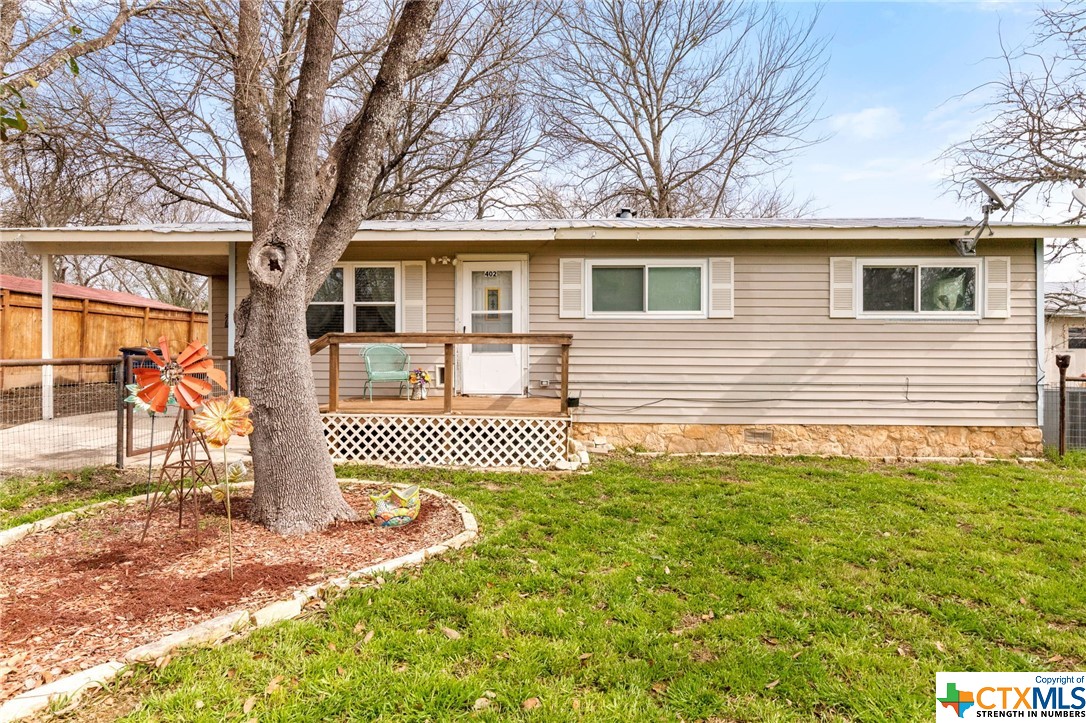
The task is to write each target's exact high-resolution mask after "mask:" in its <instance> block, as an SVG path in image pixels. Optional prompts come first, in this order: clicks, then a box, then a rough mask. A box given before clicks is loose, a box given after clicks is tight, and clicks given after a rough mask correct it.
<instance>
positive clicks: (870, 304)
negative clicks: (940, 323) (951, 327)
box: [859, 261, 980, 318]
mask: <svg viewBox="0 0 1086 723" xmlns="http://www.w3.org/2000/svg"><path fill="white" fill-rule="evenodd" d="M979 271H980V266H979V264H978V263H975V262H969V261H954V262H948V263H946V264H945V265H944V264H937V263H917V264H907V263H906V264H902V263H897V262H893V263H887V262H882V261H864V262H863V263H861V264H860V273H859V276H860V278H859V282H860V285H861V289H862V295H861V301H862V306H861V313H862V314H864V315H870V316H909V315H917V316H930V317H942V316H945V317H966V318H977V317H979V311H980V307H979V305H978V303H977V301H978V298H977V289H978V281H979Z"/></svg>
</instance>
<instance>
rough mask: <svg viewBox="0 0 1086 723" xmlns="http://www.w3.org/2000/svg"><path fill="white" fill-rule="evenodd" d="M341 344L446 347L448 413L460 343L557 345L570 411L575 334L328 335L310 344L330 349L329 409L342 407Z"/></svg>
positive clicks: (312, 348)
mask: <svg viewBox="0 0 1086 723" xmlns="http://www.w3.org/2000/svg"><path fill="white" fill-rule="evenodd" d="M341 344H426V345H434V346H444V347H445V407H444V413H445V414H452V411H453V380H454V379H455V378H456V375H455V373H454V368H455V364H456V361H455V359H456V354H455V353H454V352H455V348H456V346H457V345H458V344H521V345H526V346H557V347H558V348H559V354H560V359H561V397H560V399H561V410H562V411H561V413H562V414H565V413H567V412H568V411H569V348H570V346H572V344H573V335H572V334H467V333H465V334H453V333H450V334H440V333H435V334H419V333H399V334H390V333H353V334H346V333H335V334H325V335H324V336H322V337H320V338H319V339H316V340H314V341H313V342H311V343H310V345H309V353H310V354H316V353H317V352H319V351H321V350H323V349H328V411H329V412H335V411H337V410H338V409H339V347H340V345H341Z"/></svg>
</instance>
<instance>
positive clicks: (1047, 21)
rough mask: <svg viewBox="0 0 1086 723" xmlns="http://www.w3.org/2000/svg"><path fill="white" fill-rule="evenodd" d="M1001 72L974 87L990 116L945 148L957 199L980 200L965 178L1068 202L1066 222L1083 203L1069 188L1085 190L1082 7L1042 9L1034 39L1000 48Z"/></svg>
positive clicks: (1085, 211) (1084, 213)
mask: <svg viewBox="0 0 1086 723" xmlns="http://www.w3.org/2000/svg"><path fill="white" fill-rule="evenodd" d="M1002 61H1003V65H1004V69H1003V75H1002V77H1001V78H999V79H998V80H995V81H992V82H991V83H988V84H986V85H984V86H981V87H980V88H978V89H977V92H990V93H992V99H991V101H989V102H988V103H987V104H986V106H985V108H986V109H987V110H988V111H989V112H990V113H991V117H990V118H989V120H987V121H985V122H984V123H983V124H981V125H980V127H979V128H977V130H976V131H975V132H974V133H973V135H972V137H970V138H969V139H968V140H966V141H964V142H962V143H959V144H957V145H955V146H953V147H952V148H950V149H948V150H947V152H946V153H945V154H944V156H943V157H944V158H945V159H947V160H949V161H950V162H952V164H953V171H952V175H951V178H950V184H951V187H952V188H953V189H954V191H955V192H956V193H957V195H958V197H959V198H961V199H966V198H980V197H982V196H981V194H980V193H979V191H978V189H977V187H976V186H975V185H974V184H973V183H971V179H972V178H974V177H975V178H979V179H981V180H982V181H985V182H986V183H988V184H989V185H991V186H994V187H996V188H1000V189H1005V192H1006V193H1007V194H1008V195H1013V197H1014V198H1015V199H1016V202H1017V205H1018V206H1019V207H1022V206H1024V205H1026V204H1028V203H1037V204H1040V205H1041V206H1049V205H1051V204H1053V203H1061V202H1066V203H1068V206H1067V208H1068V217H1067V222H1069V223H1076V224H1077V223H1082V221H1083V220H1084V219H1086V208H1084V207H1082V206H1081V205H1079V204H1077V203H1071V193H1070V191H1071V189H1073V188H1076V187H1077V188H1083V187H1086V8H1084V7H1083V6H1082V4H1081V3H1079V2H1067V3H1065V4H1063V5H1062V6H1059V7H1055V8H1053V7H1042V8H1041V15H1040V17H1039V19H1038V21H1037V23H1036V26H1035V32H1034V39H1033V42H1032V43H1031V44H1030V45H1029V46H1028V47H1026V48H1024V49H1019V50H1015V49H1008V48H1004V50H1003V54H1002ZM1081 251H1082V246H1081V244H1080V240H1079V239H1069V240H1067V241H1061V242H1059V243H1058V244H1056V245H1055V246H1051V247H1050V248H1049V250H1048V260H1049V261H1055V260H1058V259H1059V258H1061V257H1064V256H1066V255H1068V254H1071V253H1078V252H1081Z"/></svg>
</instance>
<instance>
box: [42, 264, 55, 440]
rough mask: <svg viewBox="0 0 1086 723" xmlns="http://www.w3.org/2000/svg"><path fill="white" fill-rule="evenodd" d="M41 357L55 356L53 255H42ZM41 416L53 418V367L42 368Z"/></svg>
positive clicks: (50, 357) (49, 357)
mask: <svg viewBox="0 0 1086 723" xmlns="http://www.w3.org/2000/svg"><path fill="white" fill-rule="evenodd" d="M41 358H42V359H52V358H53V255H52V254H42V257H41ZM41 418H42V419H52V418H53V367H52V365H48V366H43V367H42V368H41Z"/></svg>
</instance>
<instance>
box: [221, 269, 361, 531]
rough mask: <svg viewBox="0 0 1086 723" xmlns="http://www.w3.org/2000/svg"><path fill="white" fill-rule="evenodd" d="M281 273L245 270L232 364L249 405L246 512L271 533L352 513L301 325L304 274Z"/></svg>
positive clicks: (307, 527)
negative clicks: (248, 288)
mask: <svg viewBox="0 0 1086 723" xmlns="http://www.w3.org/2000/svg"><path fill="white" fill-rule="evenodd" d="M250 258H251V259H252V258H253V257H250ZM251 263H252V261H251ZM286 276H288V278H287V279H286V280H285V281H284V283H283V284H282V285H280V286H278V287H272V286H268V285H265V284H263V283H260V281H259V280H258V279H256V278H253V277H252V275H250V278H251V280H252V281H253V282H254V284H253V291H252V294H251V295H250V297H249V299H248V301H247V306H245V307H243V308H242V309H241V310H240V311H239V324H238V332H239V338H238V346H237V353H238V361H239V364H238V371H239V375H240V381H241V388H242V392H243V393H244V394H245V395H246V396H247V397H248V398H249V400H250V401H251V402H252V405H253V426H254V430H253V434H252V436H251V437H250V443H251V446H252V455H253V468H254V469H253V471H254V475H255V479H256V483H255V486H254V487H253V502H252V507H251V509H250V513H249V516H250V518H251V519H252V520H253V521H254V522H258V523H260V524H262V525H265V526H266V527H268V528H269V529H271V530H273V531H274V532H278V533H280V534H283V535H302V534H305V533H307V532H313V531H315V530H319V529H322V528H324V527H326V526H328V525H329V524H331V523H332V522H335V521H337V520H353V519H357V517H358V515H357V513H356V512H355V511H354V510H353V509H352V508H351V507H350V506H349V505H348V504H347V503H346V501H345V500H344V499H343V495H342V494H341V492H340V489H339V485H338V484H337V483H336V477H335V470H334V468H333V467H332V461H331V458H330V457H329V456H328V445H327V443H326V442H325V439H324V432H323V430H322V426H321V419H320V412H319V409H318V407H317V401H316V399H317V397H316V391H315V389H314V383H313V372H312V368H311V367H310V361H309V339H308V338H307V335H306V328H305V310H306V304H307V302H308V297H307V296H306V290H305V286H306V284H305V274H304V273H295V274H288V275H286Z"/></svg>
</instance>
